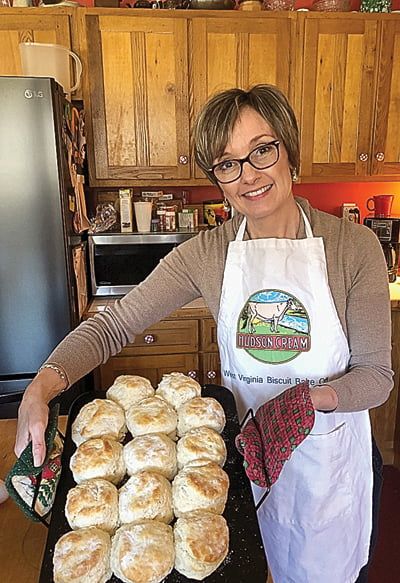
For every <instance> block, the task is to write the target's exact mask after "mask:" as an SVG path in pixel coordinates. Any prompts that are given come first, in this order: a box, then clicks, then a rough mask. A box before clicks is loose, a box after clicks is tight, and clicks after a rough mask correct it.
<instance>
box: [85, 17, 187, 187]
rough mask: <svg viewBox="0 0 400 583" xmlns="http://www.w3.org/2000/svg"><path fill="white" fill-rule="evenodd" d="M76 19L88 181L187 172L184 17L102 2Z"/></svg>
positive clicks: (127, 180)
mask: <svg viewBox="0 0 400 583" xmlns="http://www.w3.org/2000/svg"><path fill="white" fill-rule="evenodd" d="M143 14H145V15H143ZM82 22H83V24H82V27H83V29H84V30H83V31H82V34H83V38H84V41H83V42H84V43H85V51H86V54H87V63H88V74H87V76H86V77H85V83H84V100H85V108H86V110H87V114H88V115H87V126H88V132H87V133H88V140H87V141H88V148H89V153H88V159H89V173H90V183H91V185H93V186H95V185H101V184H105V183H108V184H112V183H113V182H112V181H114V184H115V185H120V184H121V182H122V181H123V182H124V184H130V183H131V182H130V181H132V180H142V181H147V183H148V181H151V180H160V181H162V180H165V179H168V180H169V179H184V178H189V176H190V164H189V97H188V64H187V22H186V20H185V19H183V18H174V16H173V14H172V12H171V13H168V14H165V15H164V16H156V15H155V11H153V10H152V11H136V10H129V9H127V10H124V9H118V10H113V9H104V10H88V11H87V12H85V13H84V16H83V21H82Z"/></svg>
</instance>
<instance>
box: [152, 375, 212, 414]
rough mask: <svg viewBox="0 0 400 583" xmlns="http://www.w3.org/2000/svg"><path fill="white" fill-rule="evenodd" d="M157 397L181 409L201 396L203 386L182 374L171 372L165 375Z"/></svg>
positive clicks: (159, 385)
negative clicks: (191, 400)
mask: <svg viewBox="0 0 400 583" xmlns="http://www.w3.org/2000/svg"><path fill="white" fill-rule="evenodd" d="M156 395H158V396H160V397H162V398H163V399H165V400H166V401H168V403H170V404H171V405H172V406H173V407H174V408H175V409H179V407H180V406H181V405H183V403H186V401H189V400H190V399H193V398H194V397H200V396H201V386H200V385H199V383H198V382H197V381H195V380H194V379H192V378H190V377H188V376H186V375H185V374H183V373H182V372H171V373H169V374H165V375H163V377H162V379H161V381H160V383H159V384H158V387H157V390H156Z"/></svg>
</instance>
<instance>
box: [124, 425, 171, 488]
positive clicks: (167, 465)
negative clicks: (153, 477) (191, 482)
mask: <svg viewBox="0 0 400 583" xmlns="http://www.w3.org/2000/svg"><path fill="white" fill-rule="evenodd" d="M123 455H124V461H125V465H126V470H127V473H128V475H129V476H132V475H134V474H137V473H139V472H141V471H148V472H155V473H158V474H161V475H162V476H164V477H165V478H167V480H172V478H173V477H174V476H175V475H176V472H177V463H176V445H175V443H174V442H173V441H172V439H170V438H169V437H168V436H167V435H164V434H162V433H150V434H149V435H139V436H138V437H135V438H134V439H132V441H130V442H129V443H127V444H126V445H125V447H124V452H123Z"/></svg>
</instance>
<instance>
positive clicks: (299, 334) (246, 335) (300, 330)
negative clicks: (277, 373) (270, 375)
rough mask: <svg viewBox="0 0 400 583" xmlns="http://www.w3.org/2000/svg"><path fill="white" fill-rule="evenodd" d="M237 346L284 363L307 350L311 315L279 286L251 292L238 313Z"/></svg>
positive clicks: (270, 361)
mask: <svg viewBox="0 0 400 583" xmlns="http://www.w3.org/2000/svg"><path fill="white" fill-rule="evenodd" d="M236 348H239V349H243V350H245V351H246V352H247V353H248V354H249V355H250V356H252V357H253V358H255V359H256V360H259V361H261V362H266V363H268V364H282V363H283V362H288V361H289V360H293V359H294V358H296V356H299V354H301V353H302V352H308V351H309V350H310V348H311V337H310V318H309V317H308V314H307V312H306V310H305V308H304V306H303V304H302V303H301V302H300V301H299V300H298V299H297V298H295V297H294V296H292V295H291V294H288V293H286V292H284V291H281V290H277V289H269V290H260V291H258V292H256V293H255V294H252V295H251V296H250V297H249V299H248V300H247V302H246V304H245V305H244V307H243V309H242V311H241V313H240V315H239V320H238V325H237V332H236Z"/></svg>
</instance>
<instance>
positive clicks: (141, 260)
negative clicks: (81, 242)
mask: <svg viewBox="0 0 400 583" xmlns="http://www.w3.org/2000/svg"><path fill="white" fill-rule="evenodd" d="M195 235H197V232H196V231H185V232H183V231H176V232H170V233H165V232H164V233H101V234H93V235H89V268H90V282H91V291H92V295H93V296H120V295H125V294H126V293H128V292H129V291H130V290H131V289H132V288H133V287H135V286H136V285H138V284H139V283H140V282H142V281H143V280H144V279H146V277H147V276H148V275H149V274H150V273H151V272H152V271H153V269H154V268H155V267H156V266H157V265H158V263H159V261H160V259H162V258H163V257H164V256H165V255H167V254H168V253H169V252H170V251H172V249H173V248H174V247H176V246H177V245H179V244H180V243H183V241H186V240H187V239H190V238H191V237H193V236H195Z"/></svg>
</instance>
